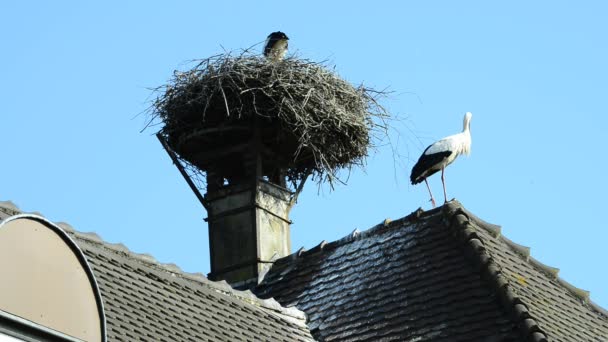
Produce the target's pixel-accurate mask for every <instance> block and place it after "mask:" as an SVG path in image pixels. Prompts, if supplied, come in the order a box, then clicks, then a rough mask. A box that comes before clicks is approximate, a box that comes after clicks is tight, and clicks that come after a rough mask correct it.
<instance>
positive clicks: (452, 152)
mask: <svg viewBox="0 0 608 342" xmlns="http://www.w3.org/2000/svg"><path fill="white" fill-rule="evenodd" d="M472 116H473V114H471V112H467V113H466V114H465V115H464V123H463V126H464V127H463V129H462V132H461V133H458V134H454V135H450V136H449V137H445V138H443V139H441V140H439V141H436V142H434V143H433V144H431V145H430V146H429V147H427V148H426V150H424V152H422V156H420V159H418V162H417V163H416V165H414V167H413V168H412V174H411V175H410V180H411V181H412V184H418V183H420V182H422V181H424V182H425V183H426V187H427V189H428V190H429V194H430V195H431V202H432V203H433V208H434V207H435V199H434V198H433V193H432V192H431V188H430V187H429V183H428V182H427V180H426V179H427V178H428V177H429V176H431V175H433V174H434V173H436V172H437V171H439V170H441V183H442V184H443V197H444V200H445V202H447V201H448V196H447V193H446V190H445V176H444V173H445V168H446V167H447V166H448V165H450V164H451V163H452V162H454V160H456V157H458V156H459V155H461V154H466V155H469V153H470V152H471V117H472Z"/></svg>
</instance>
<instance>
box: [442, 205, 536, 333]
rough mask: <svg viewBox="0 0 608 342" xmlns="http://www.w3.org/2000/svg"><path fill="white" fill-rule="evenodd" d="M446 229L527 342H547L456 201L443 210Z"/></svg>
mask: <svg viewBox="0 0 608 342" xmlns="http://www.w3.org/2000/svg"><path fill="white" fill-rule="evenodd" d="M442 209H443V213H444V215H445V219H446V224H447V226H448V227H449V228H450V229H451V230H452V231H453V232H455V234H456V237H457V238H458V239H459V240H460V242H461V243H462V245H463V249H464V253H465V256H466V257H467V259H469V260H471V261H472V263H473V266H474V267H476V268H477V269H479V271H480V273H481V276H482V278H483V279H485V280H486V281H487V282H489V283H490V284H491V286H492V287H493V289H494V291H495V293H496V294H497V295H498V297H499V299H500V302H501V303H502V304H503V306H504V307H505V309H507V311H508V312H509V314H511V315H512V317H513V318H514V319H515V322H516V324H517V325H518V326H519V327H520V330H521V332H522V334H523V335H524V337H525V338H526V340H529V341H534V342H547V341H548V338H547V334H546V333H545V332H544V331H543V330H542V329H541V328H540V325H539V324H538V322H537V320H536V319H534V318H533V317H532V315H531V314H530V312H529V311H528V308H527V306H526V305H525V304H524V302H523V301H522V300H521V298H519V297H518V296H517V295H516V294H515V292H514V291H513V290H512V289H511V285H510V284H509V282H508V280H507V279H506V277H505V276H504V275H503V274H502V271H501V269H500V267H499V266H498V265H497V264H496V263H495V261H494V259H493V258H492V256H491V255H490V254H489V253H488V251H487V250H486V248H485V246H484V243H483V241H482V240H481V239H480V238H479V237H478V236H477V233H476V232H475V228H474V227H473V226H472V225H471V223H470V221H471V220H470V219H469V216H468V214H467V213H466V212H465V211H464V210H463V207H462V205H461V204H460V203H459V202H458V201H455V200H453V201H451V202H449V203H448V204H446V205H444V206H443V207H442Z"/></svg>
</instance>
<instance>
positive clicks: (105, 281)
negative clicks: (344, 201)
mask: <svg viewBox="0 0 608 342" xmlns="http://www.w3.org/2000/svg"><path fill="white" fill-rule="evenodd" d="M18 213H19V210H18V208H17V207H15V206H14V205H13V204H12V203H10V202H0V220H2V219H4V218H6V217H8V216H12V215H15V214H18ZM58 225H59V226H60V227H62V228H63V229H64V230H65V231H66V232H67V233H68V234H69V235H70V236H71V237H72V238H73V239H74V241H75V242H76V244H78V246H79V247H80V248H81V250H82V251H83V252H84V254H85V255H86V257H87V260H88V262H89V264H90V265H91V267H92V268H93V273H94V274H95V277H96V279H97V283H98V285H99V288H100V290H101V294H102V299H103V303H104V309H105V314H106V319H107V336H108V341H311V340H312V337H311V335H310V331H309V329H308V328H307V326H306V325H305V316H304V314H303V313H302V312H301V311H299V310H297V309H295V308H290V309H287V308H284V307H282V306H281V305H279V304H278V303H277V302H276V301H274V300H261V299H259V298H257V297H256V296H254V295H253V294H252V293H251V292H249V291H236V290H233V289H232V288H231V287H230V286H228V285H227V284H226V283H225V282H212V281H209V280H208V279H206V278H205V277H204V276H202V275H198V274H188V273H185V272H183V271H181V270H180V269H179V268H178V267H177V266H174V265H166V264H160V263H158V262H157V261H156V260H154V259H153V258H152V257H151V256H149V255H145V254H136V253H133V252H131V251H129V250H128V249H127V248H126V247H124V246H123V245H121V244H110V243H107V242H104V241H103V240H101V239H100V238H99V237H98V236H97V235H96V234H91V233H80V232H77V231H75V230H74V229H72V228H71V227H70V226H68V225H66V224H58Z"/></svg>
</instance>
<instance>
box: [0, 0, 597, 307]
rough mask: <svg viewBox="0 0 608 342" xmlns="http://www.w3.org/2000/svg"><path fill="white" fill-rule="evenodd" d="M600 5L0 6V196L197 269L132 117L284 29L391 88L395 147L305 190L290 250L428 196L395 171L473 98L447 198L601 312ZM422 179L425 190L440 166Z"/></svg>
mask: <svg viewBox="0 0 608 342" xmlns="http://www.w3.org/2000/svg"><path fill="white" fill-rule="evenodd" d="M607 6H608V5H607V3H606V2H603V1H581V2H576V4H574V2H571V1H536V2H530V1H510V2H508V3H503V4H497V3H496V2H488V1H458V2H456V1H442V2H438V1H415V2H414V1H394V2H386V1H367V2H348V3H346V2H344V3H338V2H332V1H306V2H287V1H280V2H277V1H264V2H252V1H240V2H228V1H225V2H224V1H213V2H203V1H179V2H178V1H173V2H169V1H165V2H159V1H139V2H138V1H129V2H127V1H103V2H96V3H94V4H93V3H91V2H84V1H73V2H66V1H53V2H42V1H40V2H31V1H20V2H16V1H15V2H10V3H9V2H8V1H4V2H2V3H1V4H0V37H1V42H2V43H1V53H0V80H1V82H0V128H1V132H2V133H1V134H0V142H1V146H2V152H1V156H2V157H1V159H0V160H1V165H2V167H1V168H0V170H1V171H0V200H12V201H14V202H15V203H16V204H17V205H19V206H20V208H21V209H23V210H25V211H39V212H41V213H42V214H44V215H45V216H47V217H48V218H49V219H51V220H54V221H65V222H68V223H70V224H71V225H72V226H74V227H75V228H76V229H77V230H79V231H85V232H87V231H93V232H96V233H98V234H99V235H100V236H101V237H102V238H103V239H105V240H106V241H109V242H116V243H118V242H121V243H124V244H125V245H126V246H128V247H129V248H130V249H131V250H132V251H135V252H139V253H150V254H152V255H154V256H155V257H156V258H157V259H158V260H159V261H161V262H165V263H176V264H177V265H179V266H180V267H182V268H183V269H184V270H185V271H188V272H203V273H207V272H208V271H209V258H208V243H207V234H208V233H207V226H206V223H205V222H204V221H203V218H204V217H206V213H205V211H204V210H203V208H202V207H201V205H200V203H198V202H197V200H196V198H195V196H194V195H193V194H192V193H191V191H190V189H189V188H188V186H187V185H186V183H185V182H184V180H183V179H182V178H181V176H180V174H179V173H178V171H177V169H176V168H175V167H174V166H173V165H172V164H171V161H170V159H169V157H168V156H167V155H166V153H165V152H164V150H163V149H162V148H161V146H160V144H159V143H158V141H157V140H156V138H155V137H154V135H153V133H155V132H154V131H152V130H147V131H144V132H143V133H140V130H141V129H142V128H143V127H144V124H145V117H144V116H141V115H140V116H137V114H139V113H141V112H142V111H144V110H145V109H146V108H147V107H148V106H149V104H150V103H149V101H150V99H151V98H150V95H151V91H150V90H149V88H152V87H156V86H159V85H162V84H164V83H165V82H166V81H167V80H168V79H169V78H170V76H171V73H172V72H173V70H174V69H185V68H187V67H188V64H187V62H188V61H190V60H192V59H196V58H204V57H208V56H211V55H213V54H216V53H219V52H222V51H223V49H226V50H235V49H240V48H246V47H250V46H252V45H254V44H258V43H261V42H263V40H264V39H265V37H266V36H267V35H268V33H270V32H272V31H275V30H282V31H284V32H286V33H287V35H288V36H289V37H290V48H291V49H290V52H292V53H293V52H295V53H297V54H298V55H300V56H301V57H304V58H309V59H312V60H317V61H321V60H329V61H330V62H331V63H332V64H335V65H336V69H337V71H338V73H339V74H340V75H341V76H342V77H344V78H345V79H347V80H349V81H351V82H353V83H355V84H359V83H361V82H363V83H365V84H366V85H368V86H371V87H375V88H379V89H383V88H385V87H388V88H389V89H391V90H392V91H394V93H393V94H392V95H391V96H390V97H389V98H388V99H386V100H385V101H384V103H385V105H386V106H387V107H388V108H389V109H390V110H391V111H392V112H393V113H394V114H395V115H397V116H399V117H400V118H401V121H400V123H399V124H397V125H396V127H395V131H393V133H392V136H393V138H394V139H393V146H394V147H395V148H396V150H397V151H398V152H399V154H400V156H399V157H398V158H393V154H392V152H391V149H390V148H387V147H385V148H380V149H378V150H377V151H376V152H375V153H373V154H372V155H371V156H370V158H369V159H368V165H367V167H366V169H365V170H364V171H363V170H355V171H354V172H353V173H352V174H351V175H350V178H349V182H348V185H347V186H338V187H337V188H336V189H335V191H333V192H332V191H329V189H327V188H325V187H322V188H321V189H319V188H317V187H316V186H315V185H314V184H312V183H311V184H308V186H307V187H306V188H305V190H304V193H303V194H302V196H301V197H300V201H299V204H298V205H297V206H296V207H295V208H294V210H293V211H292V215H291V218H292V220H293V221H294V224H293V226H292V245H293V246H292V249H293V251H295V250H297V249H298V248H299V247H300V246H304V247H306V248H312V247H314V246H315V245H316V244H318V243H319V242H321V241H322V240H327V241H332V240H336V239H338V238H340V237H342V236H344V235H347V234H349V233H350V232H351V231H353V230H354V229H355V228H358V229H359V230H364V229H368V228H370V227H372V226H374V225H375V224H377V223H379V222H381V221H382V220H384V219H385V218H392V219H396V218H399V217H403V216H405V215H407V214H409V213H410V212H412V211H414V210H416V209H417V208H418V207H423V208H425V209H428V208H430V203H429V202H428V193H427V191H426V189H425V187H424V185H422V184H421V185H418V186H412V185H410V184H409V181H408V178H409V173H410V170H411V167H412V166H413V164H414V162H415V161H416V159H417V158H418V156H419V155H420V153H421V152H422V150H423V149H424V148H425V147H426V146H427V145H428V144H430V143H432V142H433V141H434V140H436V139H439V138H441V137H444V136H446V135H449V134H453V133H457V132H459V131H460V130H461V129H462V117H463V115H464V113H465V112H466V111H471V112H472V113H473V120H472V126H471V127H472V137H473V146H472V153H471V156H470V157H468V158H466V157H461V158H459V159H458V160H456V162H455V163H454V164H452V165H451V166H450V167H449V168H448V170H447V172H446V179H447V189H448V196H449V198H452V197H455V198H457V199H458V200H459V201H460V202H462V203H463V204H464V206H465V207H466V208H467V209H469V210H470V211H472V212H473V213H474V214H476V215H477V216H479V217H480V218H482V219H484V220H486V221H489V222H491V223H495V224H498V225H501V226H502V228H503V234H504V235H505V236H507V237H508V238H509V239H511V240H513V241H515V242H517V243H520V244H523V245H526V246H530V247H532V256H533V257H535V258H536V259H538V260H540V261H541V262H543V263H546V264H548V265H550V266H553V267H557V268H560V269H561V273H560V276H561V277H562V278H564V279H565V280H566V281H568V282H570V283H572V284H573V285H575V286H577V287H580V288H583V289H586V290H590V291H591V298H592V300H594V301H595V302H597V303H598V304H600V305H602V306H603V307H604V308H608V286H607V283H608V281H607V279H608V275H607V273H606V261H607V260H608V247H607V245H606V242H607V241H608V227H607V225H606V223H605V222H606V221H605V218H604V215H603V213H604V210H606V208H604V205H605V204H606V193H607V191H608V185H607V184H608V183H607V181H606V178H605V172H606V151H605V149H606V130H607V128H608V119H607V117H608V101H607V94H608V62H607V61H608V44H606V34H607V33H608V21H607V20H606V17H607V16H608V8H607ZM257 48H258V49H261V44H260V45H258V47H257ZM397 137H399V139H397ZM430 183H431V187H432V189H433V190H434V194H435V197H436V198H437V199H438V200H441V199H442V197H443V195H442V192H441V180H440V179H439V176H434V177H432V178H431V180H430Z"/></svg>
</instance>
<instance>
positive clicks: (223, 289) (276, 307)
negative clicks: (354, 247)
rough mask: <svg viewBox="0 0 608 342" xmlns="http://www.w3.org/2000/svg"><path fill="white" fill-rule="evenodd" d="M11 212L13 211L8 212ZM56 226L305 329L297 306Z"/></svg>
mask: <svg viewBox="0 0 608 342" xmlns="http://www.w3.org/2000/svg"><path fill="white" fill-rule="evenodd" d="M0 210H2V211H3V212H6V213H7V214H9V215H11V216H12V215H18V214H32V215H37V216H40V217H44V215H42V214H41V213H39V212H32V213H24V212H23V211H21V210H20V209H19V207H18V206H17V205H15V203H13V202H11V201H0ZM8 211H10V212H8ZM53 223H54V224H55V225H57V226H59V227H60V228H61V229H63V230H64V231H66V232H67V233H68V234H70V235H72V236H73V237H75V238H76V239H77V240H84V241H86V242H88V243H92V244H95V245H98V246H102V247H103V249H104V250H107V251H109V252H111V253H118V254H123V255H127V256H128V257H129V258H131V259H133V260H135V261H138V262H141V263H143V264H144V265H146V266H152V267H153V268H154V269H156V270H159V271H163V272H167V273H169V274H170V275H172V276H177V277H179V278H182V279H184V280H187V281H191V282H195V283H198V284H200V285H203V286H207V287H208V288H210V289H212V290H214V291H216V292H219V293H222V294H224V295H227V296H231V297H235V298H238V299H239V300H242V301H244V302H247V303H249V304H252V305H255V306H258V307H261V308H263V309H266V310H269V311H271V312H272V313H275V314H276V313H278V314H280V316H281V317H283V318H285V319H287V320H288V321H290V322H292V323H295V324H297V325H299V326H306V314H305V313H304V312H303V311H301V310H299V309H297V308H296V307H283V306H282V305H281V304H280V303H279V302H277V301H276V300H275V299H274V298H268V299H262V298H259V297H257V296H256V295H255V294H253V293H252V292H251V291H249V290H244V291H242V290H237V289H234V288H232V287H231V286H230V285H229V284H228V283H227V282H226V281H224V280H222V281H212V280H210V279H209V278H207V277H206V276H205V275H204V274H203V273H200V272H196V273H192V272H186V271H184V270H182V269H181V268H180V267H179V266H178V265H176V264H174V263H163V262H160V261H159V260H157V259H156V258H155V257H154V256H153V255H151V254H149V253H137V252H134V251H132V250H130V249H129V248H128V247H127V246H126V245H124V244H123V243H120V242H119V243H112V242H108V241H105V240H104V239H103V238H102V237H101V236H99V234H97V233H95V232H80V231H78V230H76V229H75V228H74V227H73V226H72V225H70V224H69V223H66V222H63V221H61V222H53Z"/></svg>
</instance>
